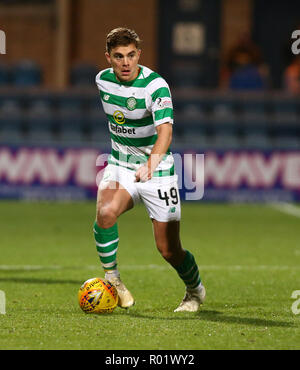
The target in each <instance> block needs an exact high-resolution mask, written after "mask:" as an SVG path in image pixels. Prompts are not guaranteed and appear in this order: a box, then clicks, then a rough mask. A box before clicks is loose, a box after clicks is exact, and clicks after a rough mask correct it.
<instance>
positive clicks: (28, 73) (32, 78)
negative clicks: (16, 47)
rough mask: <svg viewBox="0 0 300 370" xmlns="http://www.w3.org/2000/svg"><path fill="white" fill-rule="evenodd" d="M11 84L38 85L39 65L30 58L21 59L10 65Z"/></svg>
mask: <svg viewBox="0 0 300 370" xmlns="http://www.w3.org/2000/svg"><path fill="white" fill-rule="evenodd" d="M11 73H12V84H13V85H14V86H17V87H23V86H26V87H29V86H39V85H41V83H42V71H41V68H40V66H39V65H38V64H37V63H36V62H34V61H32V60H22V61H19V62H18V63H16V64H15V65H14V66H13V67H12V71H11Z"/></svg>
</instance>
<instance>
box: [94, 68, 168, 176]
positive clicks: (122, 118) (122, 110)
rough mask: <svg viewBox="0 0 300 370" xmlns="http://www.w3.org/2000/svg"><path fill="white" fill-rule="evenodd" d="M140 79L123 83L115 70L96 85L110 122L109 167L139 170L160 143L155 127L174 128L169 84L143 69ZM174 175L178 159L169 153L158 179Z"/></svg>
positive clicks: (108, 71) (101, 74)
mask: <svg viewBox="0 0 300 370" xmlns="http://www.w3.org/2000/svg"><path fill="white" fill-rule="evenodd" d="M139 67H140V73H139V75H138V77H137V78H136V79H135V80H133V81H129V82H120V81H118V80H117V79H116V76H115V74H114V72H113V69H112V68H107V69H105V70H102V71H100V72H99V73H98V74H97V76H96V84H97V86H98V89H99V91H100V96H101V101H102V104H103V109H104V112H105V113H106V115H107V118H108V125H109V131H110V136H111V143H112V150H111V155H110V156H109V159H108V163H111V164H115V165H117V166H123V167H126V168H129V169H131V170H136V169H137V168H138V167H139V166H140V164H142V163H145V162H146V161H147V159H148V158H149V155H150V153H151V150H152V148H153V145H154V144H155V142H156V139H157V133H156V129H155V127H157V126H158V125H161V124H163V123H167V122H170V123H171V124H173V104H172V98H171V93H170V89H169V86H168V84H167V82H166V81H165V80H164V79H163V78H162V77H161V76H160V75H159V74H157V73H155V72H153V71H152V70H151V69H150V68H147V67H145V66H139ZM173 174H174V159H173V156H172V154H171V153H170V151H169V150H168V152H167V153H166V155H165V156H164V158H163V159H162V161H161V162H160V164H159V165H158V167H157V168H156V170H155V172H154V176H170V175H173Z"/></svg>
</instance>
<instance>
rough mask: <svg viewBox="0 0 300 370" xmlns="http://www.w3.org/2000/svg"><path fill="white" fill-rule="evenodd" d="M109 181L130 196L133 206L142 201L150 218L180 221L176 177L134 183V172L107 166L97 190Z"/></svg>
mask: <svg viewBox="0 0 300 370" xmlns="http://www.w3.org/2000/svg"><path fill="white" fill-rule="evenodd" d="M110 181H116V182H118V183H119V184H121V185H122V186H123V187H124V188H125V189H126V190H127V191H128V193H129V194H130V195H131V197H132V199H133V202H134V204H136V203H138V202H139V201H142V202H143V203H144V205H145V207H146V209H147V212H148V214H149V217H150V218H153V219H154V220H156V221H160V222H169V221H179V220H180V217H181V204H180V196H179V190H178V184H177V175H173V176H161V177H152V179H150V180H148V181H146V182H135V171H132V170H128V169H126V168H124V167H120V166H115V165H113V164H108V165H107V166H106V168H105V170H104V173H103V177H102V180H101V182H100V184H99V188H100V189H101V188H105V187H106V186H107V184H108V183H109V182H110Z"/></svg>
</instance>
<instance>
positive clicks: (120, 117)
mask: <svg viewBox="0 0 300 370" xmlns="http://www.w3.org/2000/svg"><path fill="white" fill-rule="evenodd" d="M113 117H114V121H115V122H116V123H117V124H118V125H123V123H125V117H124V114H123V113H122V112H121V111H119V110H116V111H115V112H114V114H113Z"/></svg>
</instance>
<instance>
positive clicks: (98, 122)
mask: <svg viewBox="0 0 300 370" xmlns="http://www.w3.org/2000/svg"><path fill="white" fill-rule="evenodd" d="M86 119H87V122H86V123H87V128H88V135H87V136H88V137H89V140H90V141H92V142H95V143H106V144H107V145H109V143H110V135H109V128H108V119H107V117H106V114H105V113H104V112H103V110H102V109H100V108H95V109H91V110H89V111H88V112H87V117H86Z"/></svg>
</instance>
